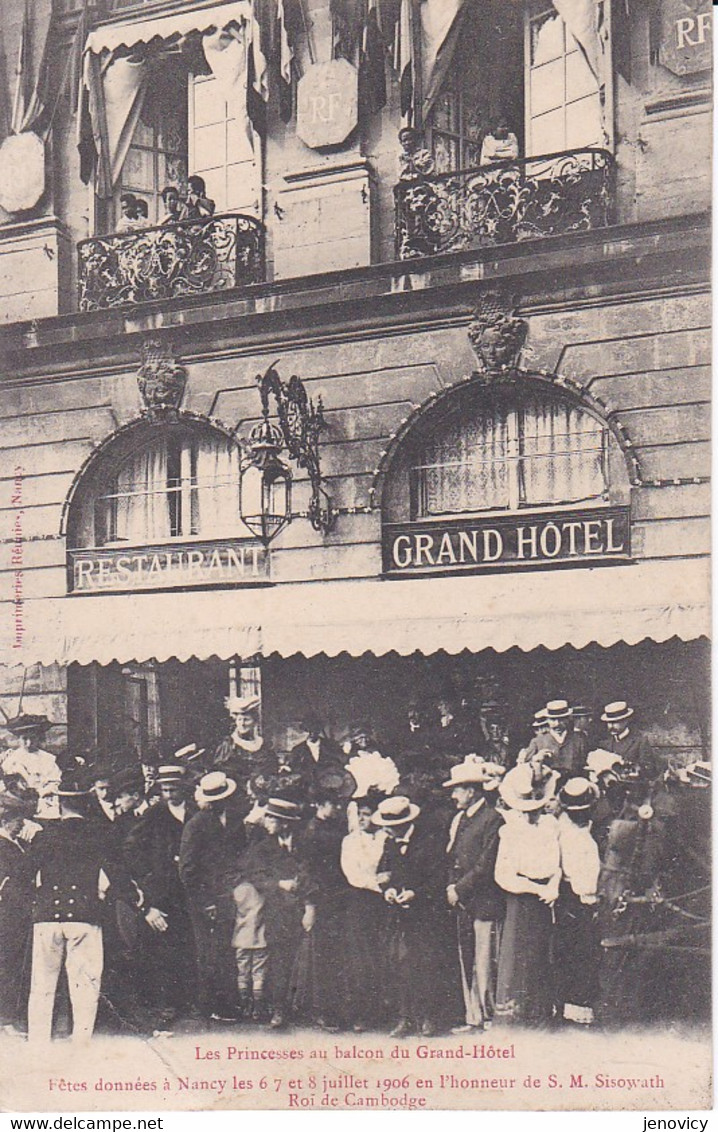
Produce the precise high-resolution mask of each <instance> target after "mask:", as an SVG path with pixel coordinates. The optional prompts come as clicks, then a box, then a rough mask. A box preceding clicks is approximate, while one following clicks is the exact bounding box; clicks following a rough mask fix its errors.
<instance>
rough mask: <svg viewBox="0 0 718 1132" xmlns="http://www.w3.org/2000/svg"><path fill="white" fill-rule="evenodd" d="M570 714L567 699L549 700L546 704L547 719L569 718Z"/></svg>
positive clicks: (571, 713)
mask: <svg viewBox="0 0 718 1132" xmlns="http://www.w3.org/2000/svg"><path fill="white" fill-rule="evenodd" d="M572 715H573V712H572V711H571V706H570V704H569V702H568V700H549V702H548V703H547V704H546V718H547V719H570V718H571V716H572Z"/></svg>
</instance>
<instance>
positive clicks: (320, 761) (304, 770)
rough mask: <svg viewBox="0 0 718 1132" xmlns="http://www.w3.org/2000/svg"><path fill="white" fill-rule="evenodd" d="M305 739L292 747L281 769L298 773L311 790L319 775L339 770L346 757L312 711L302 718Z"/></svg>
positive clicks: (290, 772)
mask: <svg viewBox="0 0 718 1132" xmlns="http://www.w3.org/2000/svg"><path fill="white" fill-rule="evenodd" d="M302 724H303V727H304V730H305V731H306V733H307V736H306V739H303V740H302V742H301V743H297V744H296V746H294V747H292V749H291V751H290V752H289V754H288V755H287V758H286V761H285V762H284V764H283V767H282V769H283V770H285V771H287V772H288V773H289V774H300V775H301V776H302V781H303V783H304V784H305V785H306V786H307V788H308V789H309V790H310V791H311V792H313V791H314V787H315V786H316V784H317V781H318V779H319V776H320V775H321V774H322V772H323V771H325V770H336V769H339V770H341V769H342V768H343V766H344V763H345V761H346V758H345V756H344V753H343V752H342V750H341V748H340V746H339V744H338V743H335V742H334V741H333V740H332V739H327V737H326V735H325V734H324V727H323V725H322V722H321V720H320V719H319V717H318V716H317V715H315V714H314V713H313V712H311V713H308V714H307V715H306V716H305V717H304V719H303V720H302Z"/></svg>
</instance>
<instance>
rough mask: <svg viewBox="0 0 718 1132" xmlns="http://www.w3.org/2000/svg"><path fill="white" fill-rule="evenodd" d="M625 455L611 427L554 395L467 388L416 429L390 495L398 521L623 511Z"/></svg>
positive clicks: (390, 513) (391, 515)
mask: <svg viewBox="0 0 718 1132" xmlns="http://www.w3.org/2000/svg"><path fill="white" fill-rule="evenodd" d="M627 490H628V477H627V469H626V464H625V460H624V458H623V453H622V452H621V449H620V447H619V445H618V443H617V441H616V439H615V437H614V436H613V434H612V432H611V430H610V429H609V427H608V425H607V424H606V422H605V421H603V420H601V419H599V418H598V417H597V416H594V414H593V413H592V412H590V411H589V410H588V409H586V408H584V407H583V406H581V405H579V404H576V403H575V402H574V401H572V400H569V399H568V398H564V397H562V396H561V395H559V394H558V393H557V392H556V391H554V390H552V389H545V390H544V389H543V388H538V387H537V386H536V384H533V383H532V384H528V383H527V385H526V387H525V388H523V389H520V388H519V387H518V386H516V385H513V384H512V385H509V386H496V387H494V388H492V389H487V388H477V387H476V386H473V387H471V386H470V387H468V388H463V389H461V390H459V391H457V393H456V394H455V395H453V396H450V397H449V398H447V399H446V400H444V401H443V402H442V404H441V406H440V407H438V408H437V409H436V410H435V411H434V412H432V413H429V414H426V415H425V416H424V417H423V418H420V420H419V421H418V422H417V424H416V425H415V427H414V429H413V430H412V431H411V432H410V433H409V435H408V436H407V438H406V440H405V441H404V443H403V444H402V446H401V449H400V451H399V453H398V454H397V457H396V459H395V461H394V463H393V465H392V469H391V472H390V475H389V480H388V483H387V488H386V494H385V511H386V513H387V514H386V517H387V518H388V519H390V520H392V521H406V520H407V519H411V520H418V519H431V518H439V517H441V516H449V515H465V514H469V515H470V514H480V513H482V512H492V511H494V512H495V511H520V510H522V509H529V508H531V509H533V508H542V507H553V508H555V507H570V506H576V507H579V506H596V505H600V504H601V503H603V502H606V503H608V502H617V501H618V499H619V497H620V498H621V500H622V501H623V495H624V494H625V492H626V491H627Z"/></svg>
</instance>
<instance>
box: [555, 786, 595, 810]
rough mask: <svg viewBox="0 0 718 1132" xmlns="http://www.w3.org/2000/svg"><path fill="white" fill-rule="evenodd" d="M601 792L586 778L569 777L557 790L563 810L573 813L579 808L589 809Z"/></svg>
mask: <svg viewBox="0 0 718 1132" xmlns="http://www.w3.org/2000/svg"><path fill="white" fill-rule="evenodd" d="M600 796H601V794H600V791H599V789H598V787H597V786H595V785H594V783H593V782H589V780H588V779H587V778H583V777H576V778H569V780H568V781H567V782H566V783H564V785H563V787H562V789H561V790H560V792H559V796H558V800H559V802H560V803H561V805H562V806H563V808H564V810H568V811H569V812H571V813H573V812H575V811H579V810H590V809H591V807H592V806H594V805H595V804H596V802H597V801H598V799H599V798H600Z"/></svg>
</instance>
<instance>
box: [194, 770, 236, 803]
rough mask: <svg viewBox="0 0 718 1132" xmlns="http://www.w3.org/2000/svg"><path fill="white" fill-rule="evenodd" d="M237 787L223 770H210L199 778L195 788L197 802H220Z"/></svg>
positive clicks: (229, 795)
mask: <svg viewBox="0 0 718 1132" xmlns="http://www.w3.org/2000/svg"><path fill="white" fill-rule="evenodd" d="M236 789H237V783H236V782H235V781H234V779H233V778H228V777H227V775H226V774H225V773H224V771H223V770H211V771H210V772H209V774H205V775H204V776H203V777H202V778H200V780H199V782H198V783H197V788H196V790H195V797H196V798H197V801H198V802H221V801H223V800H224V799H225V798H229V797H231V795H232V794H234V792H235V790H236Z"/></svg>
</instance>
